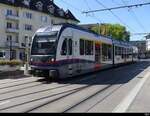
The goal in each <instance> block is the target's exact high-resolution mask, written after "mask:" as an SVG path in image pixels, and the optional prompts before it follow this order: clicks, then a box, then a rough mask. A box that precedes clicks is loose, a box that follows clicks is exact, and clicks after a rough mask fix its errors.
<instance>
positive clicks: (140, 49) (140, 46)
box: [130, 40, 146, 53]
mask: <svg viewBox="0 0 150 116" xmlns="http://www.w3.org/2000/svg"><path fill="white" fill-rule="evenodd" d="M130 44H131V45H133V46H136V47H137V48H138V52H139V53H142V52H145V51H146V41H145V40H143V41H130Z"/></svg>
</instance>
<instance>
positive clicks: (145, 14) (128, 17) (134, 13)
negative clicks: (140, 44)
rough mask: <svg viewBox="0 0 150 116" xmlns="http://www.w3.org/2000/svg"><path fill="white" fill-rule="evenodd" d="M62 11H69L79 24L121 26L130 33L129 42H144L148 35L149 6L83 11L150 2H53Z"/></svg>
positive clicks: (110, 0)
mask: <svg viewBox="0 0 150 116" xmlns="http://www.w3.org/2000/svg"><path fill="white" fill-rule="evenodd" d="M54 2H55V3H56V5H58V6H59V7H60V8H63V9H64V10H67V9H69V10H70V11H71V12H72V13H73V14H74V16H75V17H76V18H77V19H78V20H80V24H93V23H111V24H121V25H123V26H125V27H126V29H127V30H128V31H130V33H131V40H133V41H134V40H145V37H144V36H145V35H135V34H134V33H150V4H149V5H145V6H139V7H132V8H123V9H116V10H112V13H111V12H110V11H102V12H95V13H90V14H84V13H82V12H83V11H89V10H97V9H104V7H105V8H106V7H107V8H112V7H117V6H125V5H131V4H139V3H147V2H150V0H54Z"/></svg>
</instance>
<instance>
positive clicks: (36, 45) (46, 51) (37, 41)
mask: <svg viewBox="0 0 150 116" xmlns="http://www.w3.org/2000/svg"><path fill="white" fill-rule="evenodd" d="M55 49H56V36H35V38H34V39H33V43H32V49H31V55H54V54H55Z"/></svg>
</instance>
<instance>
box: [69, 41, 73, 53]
mask: <svg viewBox="0 0 150 116" xmlns="http://www.w3.org/2000/svg"><path fill="white" fill-rule="evenodd" d="M69 55H72V39H69Z"/></svg>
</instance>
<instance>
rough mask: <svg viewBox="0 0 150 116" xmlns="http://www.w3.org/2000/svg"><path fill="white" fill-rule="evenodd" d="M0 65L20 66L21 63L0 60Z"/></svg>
mask: <svg viewBox="0 0 150 116" xmlns="http://www.w3.org/2000/svg"><path fill="white" fill-rule="evenodd" d="M0 65H10V66H18V65H22V62H21V61H18V60H0Z"/></svg>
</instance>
